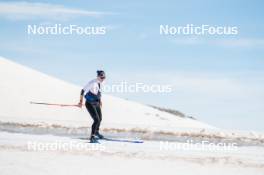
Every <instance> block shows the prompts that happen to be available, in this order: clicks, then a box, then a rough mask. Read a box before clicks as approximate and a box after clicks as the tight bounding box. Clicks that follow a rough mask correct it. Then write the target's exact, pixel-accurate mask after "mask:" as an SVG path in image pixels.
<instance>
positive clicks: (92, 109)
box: [85, 101, 102, 136]
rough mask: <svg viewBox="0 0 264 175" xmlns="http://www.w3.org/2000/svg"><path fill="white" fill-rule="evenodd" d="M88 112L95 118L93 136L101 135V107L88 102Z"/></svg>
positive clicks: (86, 104)
mask: <svg viewBox="0 0 264 175" xmlns="http://www.w3.org/2000/svg"><path fill="white" fill-rule="evenodd" d="M85 106H86V109H87V111H88V112H89V113H90V115H91V117H92V118H93V125H92V132H91V136H93V135H95V134H97V133H99V128H100V124H101V121H102V112H101V107H100V105H94V104H91V103H89V102H87V101H86V103H85Z"/></svg>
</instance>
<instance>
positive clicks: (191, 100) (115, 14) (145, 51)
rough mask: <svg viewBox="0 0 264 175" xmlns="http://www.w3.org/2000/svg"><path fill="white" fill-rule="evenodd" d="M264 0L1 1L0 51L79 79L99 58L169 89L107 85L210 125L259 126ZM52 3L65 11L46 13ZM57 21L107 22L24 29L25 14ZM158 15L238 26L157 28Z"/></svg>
mask: <svg viewBox="0 0 264 175" xmlns="http://www.w3.org/2000/svg"><path fill="white" fill-rule="evenodd" d="M263 5H264V3H263V2H262V1H261V0H253V1H247V2H241V1H239V0H233V1H228V0H224V1H213V0H203V1H199V2H198V1H195V0H187V1H186V0H185V1H173V0H170V1H166V0H165V1H164V0H163V1H155V2H153V1H146V0H135V1H127V2H125V1H121V0H113V1H112V0H101V1H87V0H82V1H81V0H76V1H71V2H69V1H66V2H64V1H60V0H54V1H52V0H45V1H44V0H43V1H41V0H40V1H22V2H18V1H0V26H1V27H0V38H1V42H0V55H1V56H4V57H7V58H9V59H12V60H14V61H17V62H19V63H22V64H24V65H27V66H30V67H33V68H35V69H38V70H40V71H42V72H45V73H48V74H50V75H53V76H56V77H58V78H61V79H64V80H66V81H69V82H72V83H75V84H78V85H83V84H85V83H86V81H87V80H89V79H90V78H93V76H94V74H95V71H96V70H97V69H100V68H101V69H104V70H105V71H106V73H107V77H108V80H107V82H108V83H109V84H111V83H114V82H119V81H120V80H125V81H127V82H145V83H154V84H158V83H159V84H162V83H165V84H172V85H173V90H174V91H173V93H171V94H142V93H141V94H114V95H117V96H120V97H124V98H127V99H131V100H135V101H139V102H141V103H145V104H153V105H158V106H163V107H168V108H173V109H178V110H180V111H182V112H184V113H186V114H187V115H192V116H195V117H196V118H198V119H199V120H202V121H205V122H207V123H209V124H212V125H215V126H218V127H223V128H229V129H236V128H237V129H247V130H262V131H263V130H264V128H263V122H264V119H263V117H264V108H263V104H264V91H263V89H264V81H263V80H264V76H263V75H264V69H263V68H264V33H263V31H264V23H263V17H264V14H263V13H264V12H263ZM7 6H8V7H9V8H7ZM16 6H17V7H20V8H18V9H17V10H16V11H15V10H12V8H11V7H16ZM36 8H38V10H37V12H35V10H36ZM53 8H54V9H60V10H61V9H63V10H64V13H62V14H61V15H60V16H59V17H58V16H57V15H52V13H50V11H49V10H50V9H53ZM39 9H42V10H43V11H42V12H41V13H40V12H39V11H40V10H39ZM71 10H74V11H75V13H70V11H71ZM90 11H96V12H99V14H100V15H88V12H90ZM84 12H85V13H84ZM56 23H57V24H63V25H67V24H76V25H81V26H87V25H88V26H97V25H104V26H107V27H108V28H109V31H107V34H106V35H105V36H100V37H86V36H75V35H74V36H32V35H31V36H29V35H27V25H28V24H50V25H52V24H56ZM160 24H169V25H175V26H180V25H183V26H184V25H186V24H195V25H202V24H209V25H217V26H237V27H238V28H239V34H238V35H236V36H217V37H216V36H201V37H195V36H171V37H164V36H161V35H159V25H160Z"/></svg>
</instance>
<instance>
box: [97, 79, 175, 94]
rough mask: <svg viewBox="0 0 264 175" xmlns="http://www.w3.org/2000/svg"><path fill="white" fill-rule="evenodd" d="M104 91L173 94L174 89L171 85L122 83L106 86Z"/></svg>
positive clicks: (103, 88)
mask: <svg viewBox="0 0 264 175" xmlns="http://www.w3.org/2000/svg"><path fill="white" fill-rule="evenodd" d="M102 91H103V92H110V93H142V92H143V93H171V92H172V91H173V88H172V85H169V84H146V83H143V82H138V83H128V82H126V81H121V82H120V83H115V84H112V85H108V84H107V85H104V86H103V87H102Z"/></svg>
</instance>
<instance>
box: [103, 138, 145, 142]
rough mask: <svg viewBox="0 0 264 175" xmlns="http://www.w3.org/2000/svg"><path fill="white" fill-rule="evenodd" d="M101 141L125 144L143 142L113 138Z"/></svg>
mask: <svg viewBox="0 0 264 175" xmlns="http://www.w3.org/2000/svg"><path fill="white" fill-rule="evenodd" d="M101 140H106V141H113V142H127V143H144V141H143V140H128V139H115V138H103V139H101Z"/></svg>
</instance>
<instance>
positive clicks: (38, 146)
mask: <svg viewBox="0 0 264 175" xmlns="http://www.w3.org/2000/svg"><path fill="white" fill-rule="evenodd" d="M27 149H28V150H30V151H104V150H105V149H106V147H105V146H104V145H102V144H87V143H79V142H73V141H70V142H62V141H54V142H36V141H34V142H31V141H29V142H27Z"/></svg>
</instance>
